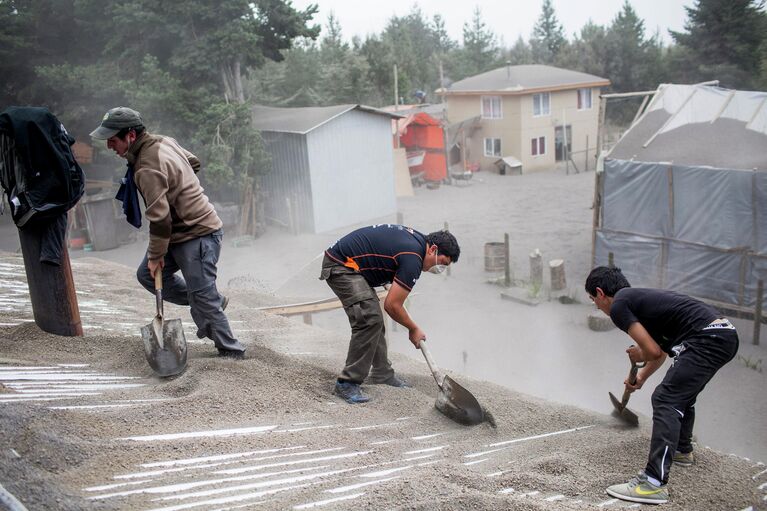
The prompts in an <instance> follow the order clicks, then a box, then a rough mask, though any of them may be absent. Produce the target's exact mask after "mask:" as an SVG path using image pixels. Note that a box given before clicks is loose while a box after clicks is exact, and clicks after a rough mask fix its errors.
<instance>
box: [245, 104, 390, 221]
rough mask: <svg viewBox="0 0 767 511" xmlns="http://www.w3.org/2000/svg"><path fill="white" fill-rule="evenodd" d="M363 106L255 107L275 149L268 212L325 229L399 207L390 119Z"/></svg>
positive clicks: (271, 150)
mask: <svg viewBox="0 0 767 511" xmlns="http://www.w3.org/2000/svg"><path fill="white" fill-rule="evenodd" d="M398 117H399V116H398V115H396V114H391V113H388V112H383V111H381V110H377V109H375V108H371V107H366V106H363V105H338V106H331V107H308V108H274V107H264V106H254V107H253V122H254V125H255V127H256V128H257V129H259V130H260V131H261V132H262V136H263V138H264V142H265V144H266V147H267V150H268V151H269V153H270V154H271V155H272V171H271V172H270V173H269V174H268V175H267V176H266V177H265V178H264V180H263V184H264V188H265V189H264V192H266V193H265V195H266V197H267V204H266V213H267V216H268V217H269V218H270V219H272V220H274V221H276V222H277V223H280V224H283V225H285V226H292V227H293V228H295V229H297V230H298V231H301V232H326V231H330V230H333V229H338V228H341V227H345V226H349V225H352V224H357V223H361V222H365V221H369V220H375V219H378V218H381V217H384V216H387V215H391V214H393V213H394V212H395V211H396V197H395V192H394V156H393V149H392V143H391V140H392V139H391V119H392V118H398Z"/></svg>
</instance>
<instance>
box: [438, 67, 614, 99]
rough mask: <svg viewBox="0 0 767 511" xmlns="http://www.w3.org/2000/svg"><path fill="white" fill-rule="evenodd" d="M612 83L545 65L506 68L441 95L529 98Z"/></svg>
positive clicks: (457, 84)
mask: <svg viewBox="0 0 767 511" xmlns="http://www.w3.org/2000/svg"><path fill="white" fill-rule="evenodd" d="M608 85H610V80H608V79H606V78H602V77H600V76H595V75H590V74H587V73H581V72H579V71H571V70H569V69H561V68H558V67H553V66H544V65H539V64H535V65H521V66H504V67H499V68H498V69H493V70H492V71H487V72H486V73H482V74H478V75H475V76H470V77H469V78H464V79H463V80H460V81H458V82H455V83H454V84H452V85H451V86H450V87H449V88H448V89H447V90H440V91H438V92H440V93H444V94H447V95H451V94H478V93H483V94H484V93H488V92H495V93H501V94H529V93H531V92H538V91H554V90H566V89H576V88H579V87H606V86H608Z"/></svg>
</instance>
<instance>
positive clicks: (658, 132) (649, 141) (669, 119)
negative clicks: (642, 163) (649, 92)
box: [642, 89, 698, 147]
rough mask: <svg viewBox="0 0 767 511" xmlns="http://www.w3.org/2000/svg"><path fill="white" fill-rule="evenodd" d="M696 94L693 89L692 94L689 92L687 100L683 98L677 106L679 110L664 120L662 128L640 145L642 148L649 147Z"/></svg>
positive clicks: (696, 90) (695, 90)
mask: <svg viewBox="0 0 767 511" xmlns="http://www.w3.org/2000/svg"><path fill="white" fill-rule="evenodd" d="M696 92H698V89H693V90H692V92H690V94H689V95H688V96H687V98H685V100H684V101H683V102H682V104H681V105H680V106H679V108H677V109H676V112H674V113H673V114H671V117H669V118H668V119H666V122H664V123H663V126H661V127H660V128H659V129H658V131H656V132H655V133H653V135H652V136H651V137H650V139H649V140H648V141H647V142H645V143H644V144H643V145H642V147H647V146H648V145H650V144H651V143H652V141H653V140H655V137H657V136H658V135H659V134H660V133H661V132H662V131H663V130H664V129H666V126H668V125H669V124H671V121H673V120H674V118H675V117H676V116H677V115H678V114H679V112H681V111H682V109H684V107H685V106H687V103H689V102H690V100H691V99H692V97H693V96H694V95H695V93H696Z"/></svg>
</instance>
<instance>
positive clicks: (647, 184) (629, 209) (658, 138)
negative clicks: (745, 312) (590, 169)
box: [593, 85, 767, 309]
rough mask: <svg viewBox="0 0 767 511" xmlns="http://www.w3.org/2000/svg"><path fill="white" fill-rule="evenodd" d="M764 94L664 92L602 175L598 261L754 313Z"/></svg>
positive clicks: (766, 142)
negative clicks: (610, 255)
mask: <svg viewBox="0 0 767 511" xmlns="http://www.w3.org/2000/svg"><path fill="white" fill-rule="evenodd" d="M766 102H767V93H763V92H748V91H734V90H727V89H722V88H718V87H710V86H703V85H661V86H660V87H659V89H658V90H657V92H656V93H655V95H654V98H653V100H652V101H651V102H650V104H649V105H648V107H647V109H646V111H645V112H644V113H643V114H642V116H641V117H640V118H639V119H638V120H637V122H636V123H635V124H634V125H633V126H632V127H631V128H630V129H629V130H628V131H627V132H626V133H625V134H624V135H623V137H622V138H621V139H620V140H619V141H618V143H617V144H616V145H615V147H613V149H612V150H611V151H610V152H609V153H608V154H607V155H606V156H605V158H604V164H603V171H602V172H599V173H598V174H597V182H596V190H595V216H594V238H593V242H594V244H593V259H594V263H595V264H607V263H608V257H609V253H613V255H614V261H615V265H616V266H619V267H620V268H622V269H623V271H624V273H625V274H626V276H627V277H628V279H629V281H630V282H631V283H632V285H633V286H636V287H661V288H669V289H674V290H677V291H680V292H683V293H686V294H690V295H693V296H696V297H699V298H702V299H704V300H706V301H709V302H712V303H714V304H717V303H719V304H723V305H733V306H735V308H738V307H741V308H743V309H746V308H749V307H750V308H753V306H754V305H755V302H756V285H757V284H756V283H757V280H758V279H764V280H767V151H766V150H765V148H767V105H765V103H766Z"/></svg>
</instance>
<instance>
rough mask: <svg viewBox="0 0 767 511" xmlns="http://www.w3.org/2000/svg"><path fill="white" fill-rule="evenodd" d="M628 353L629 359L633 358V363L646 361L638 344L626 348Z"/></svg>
mask: <svg viewBox="0 0 767 511" xmlns="http://www.w3.org/2000/svg"><path fill="white" fill-rule="evenodd" d="M626 353H628V355H629V360H631V363H632V364H638V363H640V362H644V354H643V353H642V350H641V349H639V347H638V346H629V347H628V349H626Z"/></svg>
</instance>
